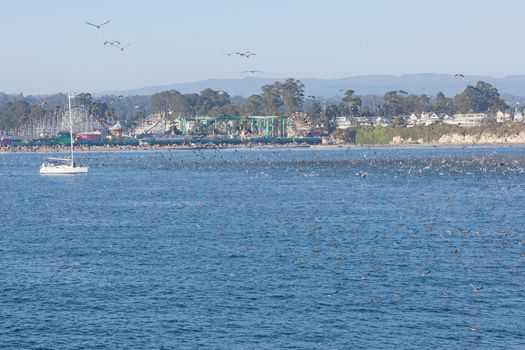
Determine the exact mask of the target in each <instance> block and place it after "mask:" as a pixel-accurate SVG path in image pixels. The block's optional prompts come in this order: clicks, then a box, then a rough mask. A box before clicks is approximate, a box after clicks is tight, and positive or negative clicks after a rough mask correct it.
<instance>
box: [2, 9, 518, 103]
mask: <svg viewBox="0 0 525 350" xmlns="http://www.w3.org/2000/svg"><path fill="white" fill-rule="evenodd" d="M0 5H1V12H0V28H1V32H2V40H1V51H0V91H3V92H8V93H18V92H23V93H24V94H45V93H55V92H66V91H86V92H99V91H105V90H120V89H132V88H139V87H144V86H151V85H164V84H171V83H178V82H187V81H196V80H203V79H210V78H242V77H244V76H246V74H243V73H242V71H244V70H251V69H254V70H261V71H264V73H263V74H258V76H263V77H275V78H281V77H294V78H342V77H348V76H355V75H363V74H394V75H402V74H412V73H452V74H454V73H458V72H461V73H463V74H479V75H490V76H495V77H502V76H506V75H514V74H524V73H525V64H524V62H525V49H524V45H523V43H522V40H521V39H522V37H523V35H522V33H524V32H525V21H524V20H523V16H524V14H525V1H519V0H497V1H496V0H494V1H488V0H440V1H424V0H397V1H389V0H366V1H365V0H362V1H352V0H322V1H321V0H318V1H314V0H260V1H258V0H223V1H221V0H201V1H198V0H193V1H190V0H183V1H179V0H147V1H146V0H144V1H139V0H113V1H111V0H89V1H88V0H0ZM108 19H111V22H110V23H109V24H107V25H106V26H103V27H102V28H101V29H100V30H97V29H96V28H94V27H91V26H88V25H86V24H85V21H89V22H92V23H102V22H104V21H106V20H108ZM106 40H119V41H121V42H122V43H131V46H129V47H128V48H127V49H126V50H125V51H124V52H121V51H120V50H118V49H116V48H114V47H109V46H104V45H103V43H104V41H106ZM233 50H241V51H247V50H251V51H253V52H255V53H256V54H257V55H256V56H252V57H250V58H249V59H246V58H243V57H238V56H237V57H234V56H232V57H228V56H225V55H222V54H221V52H228V51H233Z"/></svg>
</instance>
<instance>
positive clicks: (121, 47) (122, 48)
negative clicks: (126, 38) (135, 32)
mask: <svg viewBox="0 0 525 350" xmlns="http://www.w3.org/2000/svg"><path fill="white" fill-rule="evenodd" d="M129 45H131V44H126V45H124V46H118V45H115V46H116V47H118V48H119V49H120V51H124V49H125V48H126V47H128V46H129Z"/></svg>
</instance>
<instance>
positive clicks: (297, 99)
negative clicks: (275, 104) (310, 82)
mask: <svg viewBox="0 0 525 350" xmlns="http://www.w3.org/2000/svg"><path fill="white" fill-rule="evenodd" d="M278 86H279V88H280V89H279V91H280V92H281V96H282V101H283V103H284V106H285V108H286V113H288V115H291V114H292V113H293V112H297V111H300V110H302V106H303V97H304V84H303V83H302V82H301V81H300V80H295V79H293V78H288V79H286V81H285V82H284V83H282V84H279V85H278Z"/></svg>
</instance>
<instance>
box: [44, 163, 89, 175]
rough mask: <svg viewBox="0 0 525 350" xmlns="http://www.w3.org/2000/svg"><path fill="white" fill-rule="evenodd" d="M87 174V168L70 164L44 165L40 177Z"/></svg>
mask: <svg viewBox="0 0 525 350" xmlns="http://www.w3.org/2000/svg"><path fill="white" fill-rule="evenodd" d="M87 172H88V167H87V166H71V165H69V164H58V165H49V164H42V166H41V167H40V175H75V174H87Z"/></svg>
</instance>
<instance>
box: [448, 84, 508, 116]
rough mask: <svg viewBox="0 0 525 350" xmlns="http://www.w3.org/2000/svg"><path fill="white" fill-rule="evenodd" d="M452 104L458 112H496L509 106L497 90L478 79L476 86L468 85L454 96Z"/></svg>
mask: <svg viewBox="0 0 525 350" xmlns="http://www.w3.org/2000/svg"><path fill="white" fill-rule="evenodd" d="M454 105H455V107H456V109H457V110H458V112H460V113H482V112H496V111H498V110H505V109H508V108H509V107H508V106H507V105H506V104H505V102H504V101H503V100H502V99H501V97H500V95H499V93H498V90H497V89H496V88H494V87H493V86H492V85H490V84H489V83H486V82H484V81H478V82H477V83H476V86H472V85H468V86H467V87H466V88H465V90H464V91H463V92H462V93H460V94H458V95H456V96H454Z"/></svg>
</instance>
